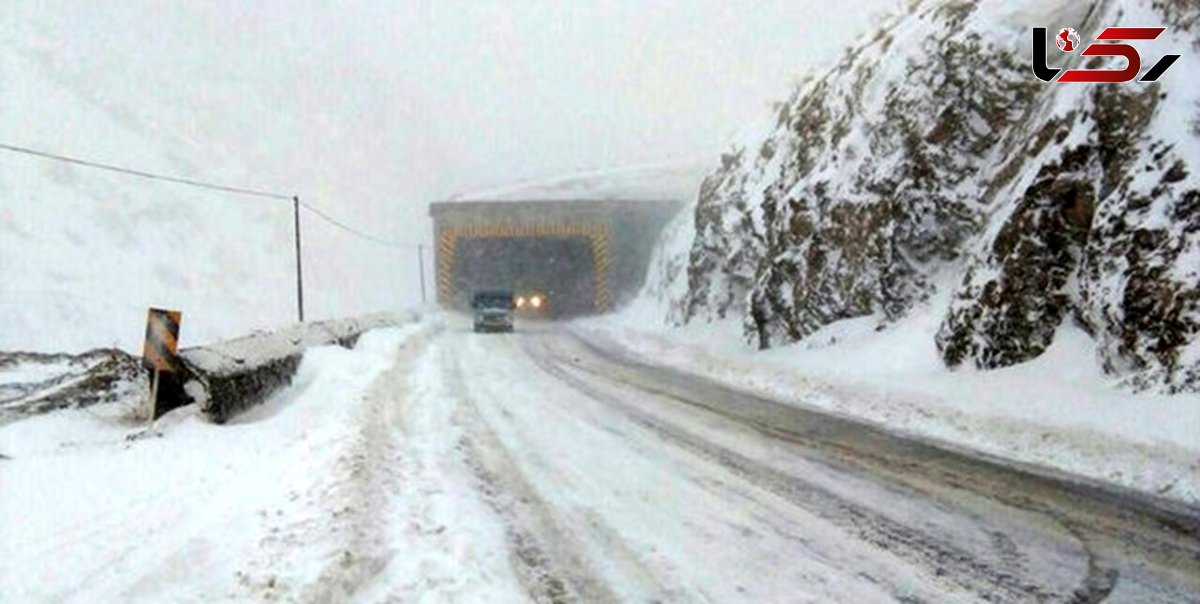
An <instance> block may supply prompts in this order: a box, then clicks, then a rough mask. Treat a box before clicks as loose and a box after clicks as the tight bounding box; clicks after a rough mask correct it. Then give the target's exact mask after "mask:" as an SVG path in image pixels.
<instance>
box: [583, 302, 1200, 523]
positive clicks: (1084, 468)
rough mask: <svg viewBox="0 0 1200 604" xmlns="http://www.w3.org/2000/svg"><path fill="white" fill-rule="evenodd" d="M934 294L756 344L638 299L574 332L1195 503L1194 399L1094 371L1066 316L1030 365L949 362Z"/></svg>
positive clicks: (829, 406)
mask: <svg viewBox="0 0 1200 604" xmlns="http://www.w3.org/2000/svg"><path fill="white" fill-rule="evenodd" d="M942 302H944V301H939V300H931V301H930V302H929V303H928V304H927V305H925V306H923V307H922V308H920V309H918V310H916V311H914V312H913V313H912V314H911V315H910V316H909V317H907V318H905V319H903V320H901V321H899V322H896V323H891V324H887V326H886V328H885V329H881V328H880V325H881V324H883V321H882V320H881V318H880V317H863V318H858V319H851V320H847V321H840V322H836V323H833V324H831V325H829V326H826V327H825V328H824V329H821V330H819V331H818V332H816V333H814V334H813V335H811V336H810V337H809V338H807V339H806V340H805V341H804V342H802V343H799V344H795V345H792V346H787V347H782V348H778V349H773V350H767V351H757V350H754V349H752V348H751V347H750V346H749V345H747V344H744V343H742V342H743V340H742V338H741V333H742V332H741V329H742V328H741V324H740V321H739V320H737V319H730V320H726V321H716V322H710V323H701V322H697V323H693V324H691V325H688V326H687V327H683V328H677V329H676V328H670V327H666V326H663V325H661V315H658V314H657V313H655V312H653V311H654V310H656V309H655V308H653V306H654V305H653V304H651V303H650V302H648V301H643V302H642V306H641V307H640V308H639V307H632V308H630V309H628V310H626V311H625V312H623V313H622V314H620V315H616V316H613V317H608V318H604V319H594V320H590V321H584V322H581V323H579V327H578V328H579V329H582V330H584V331H585V332H586V333H588V335H589V337H593V338H597V339H607V340H610V341H612V342H613V343H616V344H618V345H620V346H623V347H626V348H628V349H629V350H631V351H632V352H634V353H635V354H636V355H638V356H641V357H644V358H646V359H648V360H650V361H651V362H655V363H664V364H667V365H670V366H673V367H677V368H680V369H683V370H686V371H690V372H694V373H698V374H702V375H705V376H708V377H711V378H713V379H716V380H719V381H721V382H724V383H727V384H730V385H733V386H736V387H739V388H744V389H747V390H749V391H753V392H756V393H759V394H762V395H764V396H767V397H770V398H773V399H777V400H780V401H783V402H791V403H794V404H796V405H803V406H809V407H816V408H819V409H823V410H825V411H828V412H833V413H837V414H841V415H846V416H851V417H855V418H859V419H863V420H867V421H869V422H872V423H875V424H879V425H881V426H884V427H886V428H888V429H890V430H894V431H897V432H903V433H908V434H912V435H915V436H919V437H922V438H928V439H933V440H938V441H942V442H946V443H950V444H952V445H956V446H962V447H966V448H969V449H973V450H978V451H982V452H985V453H988V454H993V455H996V456H999V457H1002V458H1007V459H1012V460H1015V461H1019V462H1023V463H1029V464H1034V465H1039V466H1044V467H1048V468H1053V469H1057V470H1061V471H1065V472H1068V473H1072V474H1076V475H1080V476H1084V477H1088V478H1093V479H1098V480H1101V481H1105V482H1108V483H1111V484H1115V485H1120V486H1122V487H1128V488H1132V489H1136V490H1140V491H1144V492H1148V493H1151V494H1154V495H1156V496H1161V497H1166V498H1171V499H1174V500H1178V501H1182V502H1185V503H1188V504H1192V505H1194V504H1196V503H1200V395H1193V394H1187V395H1172V396H1167V395H1155V394H1134V393H1129V392H1126V391H1124V390H1122V389H1120V388H1119V387H1118V385H1117V384H1116V382H1115V380H1114V378H1111V377H1107V376H1105V375H1103V373H1102V372H1101V370H1100V369H1099V368H1098V367H1097V364H1096V363H1095V361H1094V355H1095V354H1096V353H1095V347H1094V345H1093V344H1092V341H1091V339H1090V338H1089V337H1088V335H1087V334H1085V333H1083V332H1082V330H1080V329H1079V328H1077V327H1073V326H1069V325H1068V326H1064V327H1063V329H1062V330H1061V333H1060V334H1059V337H1058V338H1057V339H1056V340H1055V342H1054V344H1053V346H1051V348H1050V349H1049V350H1048V351H1047V352H1046V354H1044V355H1042V356H1041V357H1039V358H1037V359H1035V360H1034V361H1031V362H1027V363H1022V364H1019V365H1015V366H1012V367H1008V368H1004V369H998V370H991V371H981V370H974V369H961V370H958V371H951V370H948V369H946V368H945V367H944V365H942V364H941V362H940V360H939V357H938V352H937V349H936V347H935V345H934V343H933V341H932V337H931V334H933V333H935V332H936V330H937V329H938V325H939V321H940V316H939V315H938V312H937V310H936V309H937V308H939V304H940V303H942ZM647 309H648V310H647Z"/></svg>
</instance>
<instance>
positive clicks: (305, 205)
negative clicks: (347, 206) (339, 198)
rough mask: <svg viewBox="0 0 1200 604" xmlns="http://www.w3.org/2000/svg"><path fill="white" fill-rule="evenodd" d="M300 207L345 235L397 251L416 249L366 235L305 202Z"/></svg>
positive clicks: (413, 244) (412, 246)
mask: <svg viewBox="0 0 1200 604" xmlns="http://www.w3.org/2000/svg"><path fill="white" fill-rule="evenodd" d="M300 207H302V208H304V209H306V210H308V211H309V212H312V213H313V214H316V215H317V217H319V218H321V219H323V220H325V222H328V223H329V224H332V225H333V226H336V227H338V228H339V229H342V230H343V231H346V232H347V233H350V234H352V235H357V236H358V237H361V238H363V239H366V240H368V241H370V242H372V243H377V244H379V245H382V246H386V247H390V248H394V249H398V250H403V249H411V248H415V247H418V244H416V243H398V242H395V241H388V240H386V239H381V238H379V237H376V236H374V235H371V234H368V233H364V232H362V231H360V230H358V229H356V228H354V227H352V226H350V225H348V224H346V223H344V222H342V221H340V220H338V219H336V218H334V217H332V216H330V215H329V214H326V213H325V212H323V211H321V210H319V209H317V208H315V207H313V206H312V205H309V204H308V203H307V202H305V201H303V200H302V201H301V202H300Z"/></svg>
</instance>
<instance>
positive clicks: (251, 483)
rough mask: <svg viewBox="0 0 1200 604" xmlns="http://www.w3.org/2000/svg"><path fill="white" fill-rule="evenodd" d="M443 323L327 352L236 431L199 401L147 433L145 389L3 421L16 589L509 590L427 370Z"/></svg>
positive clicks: (136, 595) (9, 580)
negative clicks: (403, 402)
mask: <svg viewBox="0 0 1200 604" xmlns="http://www.w3.org/2000/svg"><path fill="white" fill-rule="evenodd" d="M431 329H432V327H431V325H429V324H418V325H407V326H404V327H401V328H388V329H382V330H378V331H374V332H370V333H368V334H365V335H364V336H363V337H362V338H361V340H360V342H359V343H358V345H357V347H356V348H355V349H354V350H346V349H342V348H339V347H336V346H330V347H320V348H314V349H310V350H308V351H307V352H306V353H305V356H304V360H303V362H302V364H301V366H300V369H299V372H298V374H297V376H296V379H295V382H294V384H293V385H292V386H291V387H290V388H288V389H286V390H285V391H282V392H280V393H278V394H277V395H276V396H275V397H273V398H272V399H271V401H270V402H269V403H268V404H266V405H264V406H262V407H260V408H257V409H255V410H254V411H252V412H251V413H248V414H247V415H244V416H241V417H239V418H238V419H237V420H236V421H234V422H232V423H231V424H229V425H226V426H215V425H213V424H210V423H207V422H205V421H204V420H202V419H201V418H199V417H198V416H197V415H196V413H195V411H194V408H191V407H189V408H184V409H181V410H178V411H176V412H174V413H171V414H168V415H167V416H165V417H163V418H161V419H160V420H159V421H158V422H157V423H156V424H155V425H154V426H153V427H152V428H150V429H146V430H135V428H136V427H135V426H133V425H132V424H130V423H129V420H128V419H127V418H128V417H130V416H131V414H132V410H131V407H133V406H135V405H136V401H130V402H129V403H128V404H122V405H100V406H97V407H93V408H91V409H87V410H71V411H62V412H57V413H52V414H48V415H43V416H38V417H35V418H32V419H29V420H25V421H21V422H16V423H13V424H10V425H7V426H5V427H3V428H0V452H2V453H3V454H4V455H5V456H7V457H9V458H11V459H4V460H0V463H3V464H4V465H3V466H2V467H0V491H3V493H4V496H3V497H0V518H3V519H4V520H3V522H0V559H3V560H4V564H3V565H0V600H2V601H5V602H27V601H48V600H53V601H62V602H97V601H125V602H140V601H147V602H148V601H164V600H170V601H195V602H211V601H245V600H247V599H253V600H263V601H278V600H285V601H305V602H312V601H342V600H343V599H344V598H345V597H346V596H347V594H348V593H349V592H350V591H352V590H355V589H358V588H360V587H361V586H362V584H364V583H367V582H369V579H371V578H374V577H387V579H388V580H387V581H385V583H386V584H387V585H389V586H391V589H393V590H397V589H398V590H400V591H392V592H390V593H385V594H383V595H384V596H385V597H381V598H377V599H374V600H370V601H378V600H381V599H387V598H394V599H396V600H398V601H406V602H416V601H467V602H497V601H505V600H506V598H505V597H504V595H505V594H506V593H513V591H514V590H515V589H516V588H515V587H514V585H515V583H514V582H513V580H512V579H511V576H510V575H509V574H508V571H507V567H506V566H505V565H504V564H503V563H502V562H503V560H501V561H496V560H491V559H487V558H486V557H484V558H481V553H480V552H486V551H503V544H502V543H500V544H499V545H497V540H498V539H503V532H502V529H500V528H498V524H495V523H491V524H489V518H490V516H489V515H488V514H487V513H485V512H486V511H485V510H483V509H482V508H481V506H482V505H483V504H482V503H481V502H480V501H479V500H478V498H477V497H476V496H475V495H473V493H472V491H471V490H470V488H469V485H468V484H467V482H466V480H467V478H466V475H465V474H464V472H465V471H464V470H462V469H460V468H457V467H456V466H453V465H452V464H448V463H445V461H444V459H447V456H446V454H447V452H448V451H450V450H452V449H453V446H454V442H455V441H454V438H455V436H454V432H453V431H452V430H448V429H447V426H446V425H445V423H446V421H447V417H446V414H445V413H444V409H443V408H442V407H439V404H438V401H439V399H438V398H437V393H436V392H430V391H429V390H428V388H427V387H426V386H424V385H423V383H422V382H421V379H422V378H421V376H422V375H425V374H424V373H422V372H420V371H417V372H415V373H411V374H410V369H411V365H412V363H416V362H420V360H419V355H420V353H421V351H422V350H423V343H424V342H425V341H426V340H427V339H428V337H429V335H430V330H431ZM409 393H411V394H412V396H413V397H415V398H419V399H420V400H419V401H417V400H413V401H412V407H411V409H412V410H416V411H415V413H414V414H412V415H402V411H403V410H402V409H401V408H400V406H399V404H398V402H397V401H398V400H399V398H400V397H402V396H404V397H407V396H408V394H409ZM403 413H407V411H403ZM397 427H401V429H402V434H403V438H397V437H396V436H397V433H396V429H397ZM456 472H457V474H456ZM48 477H53V479H50V478H48ZM447 517H452V518H455V519H456V521H455V522H454V523H450V522H449V521H447V520H446V518H447ZM395 548H401V549H400V550H399V551H397V550H396V549H395ZM397 586H398V587H397ZM509 599H511V598H509Z"/></svg>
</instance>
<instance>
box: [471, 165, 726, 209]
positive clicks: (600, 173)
mask: <svg viewBox="0 0 1200 604" xmlns="http://www.w3.org/2000/svg"><path fill="white" fill-rule="evenodd" d="M713 165H715V159H714V158H697V159H694V160H690V161H683V162H668V163H659V164H648V165H643V166H628V167H624V168H614V169H606V170H592V171H588V172H580V173H577V174H569V175H566V176H561V177H558V178H552V179H547V180H538V181H532V182H524V183H517V184H514V185H511V186H507V187H502V188H497V189H489V190H486V191H477V192H473V193H462V194H459V195H455V196H453V197H452V198H451V199H450V201H529V200H537V201H580V200H584V201H601V200H605V201H607V200H650V201H656V200H679V201H682V200H690V199H694V198H695V197H696V193H697V192H698V190H699V188H700V183H701V181H703V180H704V177H705V175H707V174H708V172H709V171H710V170H711V169H712V167H713Z"/></svg>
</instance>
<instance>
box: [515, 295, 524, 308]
mask: <svg viewBox="0 0 1200 604" xmlns="http://www.w3.org/2000/svg"><path fill="white" fill-rule="evenodd" d="M517 308H525V296H517Z"/></svg>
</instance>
